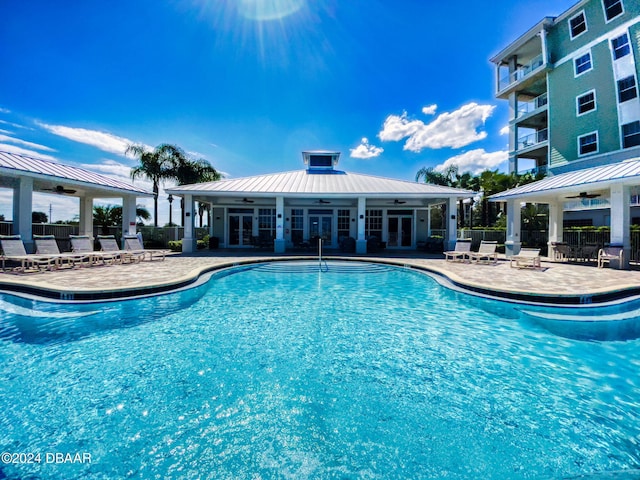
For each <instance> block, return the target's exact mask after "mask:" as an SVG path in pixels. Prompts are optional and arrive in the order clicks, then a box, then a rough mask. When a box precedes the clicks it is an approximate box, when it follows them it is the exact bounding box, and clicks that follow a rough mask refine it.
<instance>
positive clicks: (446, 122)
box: [378, 102, 496, 153]
mask: <svg viewBox="0 0 640 480" xmlns="http://www.w3.org/2000/svg"><path fill="white" fill-rule="evenodd" d="M495 108H496V107H495V106H492V105H478V104H477V103H473V102H472V103H468V104H467V105H463V106H462V107H460V108H459V109H458V110H456V111H454V112H451V113H442V114H440V115H438V117H437V118H436V119H435V120H434V121H433V122H431V123H429V124H425V123H424V122H422V121H420V120H409V119H408V118H407V114H406V113H403V114H402V116H397V115H389V116H388V117H387V119H386V120H385V122H384V125H383V128H382V131H381V132H380V133H379V134H378V137H379V138H380V140H382V141H399V140H402V139H403V138H407V137H408V138H407V141H406V143H405V145H404V150H409V151H412V152H416V153H417V152H421V151H422V150H423V149H425V148H445V147H451V148H461V147H464V146H466V145H469V144H470V143H473V142H476V141H479V140H483V139H484V138H486V136H487V133H486V132H478V130H477V129H478V127H480V126H482V125H484V123H485V121H486V120H487V118H489V117H490V116H491V114H492V113H493V110H494V109H495Z"/></svg>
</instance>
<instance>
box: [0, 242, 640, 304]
mask: <svg viewBox="0 0 640 480" xmlns="http://www.w3.org/2000/svg"><path fill="white" fill-rule="evenodd" d="M325 258H326V259H327V260H333V259H335V260H356V261H372V262H383V263H388V264H393V265H400V266H410V267H412V268H418V269H424V270H428V271H431V272H434V273H436V274H439V275H441V276H444V277H446V278H447V279H449V280H450V281H451V282H452V283H454V284H456V285H458V286H460V287H462V288H467V289H470V290H473V291H477V292H480V293H482V294H496V295H497V296H502V297H511V298H520V299H522V298H524V299H527V298H528V297H535V298H537V299H538V301H540V300H541V297H542V299H544V298H545V297H546V299H548V301H550V302H554V303H555V302H562V303H590V302H591V301H592V300H593V302H594V303H595V302H602V301H606V300H608V299H611V298H615V297H624V296H628V295H631V294H639V293H640V269H639V268H638V266H635V265H634V266H633V267H632V269H631V270H615V269H611V268H609V267H608V266H607V267H605V268H602V269H599V268H597V267H596V265H595V263H584V264H580V263H578V264H576V263H560V262H550V261H548V259H545V258H544V257H543V259H542V269H540V270H534V269H517V268H510V265H509V261H508V260H507V259H505V258H504V257H502V258H499V260H498V263H497V264H495V265H493V264H475V263H461V262H450V261H449V262H447V261H445V260H444V259H443V258H442V255H429V254H424V253H421V252H415V251H413V252H407V253H401V252H386V253H385V254H382V255H366V256H365V255H362V256H359V255H344V254H342V255H339V254H335V255H334V254H330V253H328V254H327V255H326V257H325ZM294 259H295V260H301V259H302V260H317V257H314V256H311V255H298V254H286V255H275V254H270V253H268V252H264V251H262V252H260V251H253V250H249V251H246V252H244V251H242V252H238V251H224V250H219V251H209V250H206V251H200V252H196V253H193V254H170V255H167V257H166V259H165V260H164V261H159V260H155V261H153V262H149V261H145V262H141V263H137V264H123V265H113V266H99V267H87V268H73V269H70V268H64V269H59V270H55V271H43V272H34V273H22V274H18V273H10V272H2V273H0V290H3V291H5V292H25V293H33V294H43V295H45V296H48V297H50V298H55V299H69V300H72V299H75V300H79V299H92V298H96V299H97V298H109V297H126V296H131V295H133V294H134V293H135V294H145V293H155V292H158V291H164V290H167V289H169V288H174V287H179V286H185V285H189V284H191V283H193V282H194V281H195V280H196V279H197V278H198V277H199V276H200V275H201V274H202V273H204V272H207V271H211V270H214V269H219V268H224V267H230V266H233V265H239V264H246V263H256V262H265V261H274V260H275V261H281V260H294ZM563 300H566V301H565V302H563Z"/></svg>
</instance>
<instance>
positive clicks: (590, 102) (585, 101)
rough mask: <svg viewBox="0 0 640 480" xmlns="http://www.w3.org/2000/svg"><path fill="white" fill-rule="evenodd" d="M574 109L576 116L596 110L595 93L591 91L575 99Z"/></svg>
mask: <svg viewBox="0 0 640 480" xmlns="http://www.w3.org/2000/svg"><path fill="white" fill-rule="evenodd" d="M576 107H577V109H578V116H580V115H584V114H585V113H588V112H590V111H592V110H595V109H596V91H595V90H591V91H590V92H587V93H585V94H584V95H581V96H579V97H578V98H576Z"/></svg>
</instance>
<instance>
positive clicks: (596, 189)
mask: <svg viewBox="0 0 640 480" xmlns="http://www.w3.org/2000/svg"><path fill="white" fill-rule="evenodd" d="M638 186H640V158H633V159H629V160H625V161H623V162H617V163H610V164H607V165H601V166H597V167H592V168H585V169H582V170H574V171H571V172H567V173H563V174H560V175H553V176H549V177H546V178H543V179H542V180H539V181H537V182H533V183H529V184H527V185H522V186H520V187H517V188H512V189H510V190H506V191H504V192H501V193H498V194H496V195H492V196H491V197H490V200H491V201H500V202H506V203H507V238H506V240H507V241H506V249H505V250H506V253H507V256H508V255H510V254H514V253H518V252H519V250H520V247H521V237H520V225H521V216H520V209H521V205H522V204H523V203H543V204H548V205H549V251H550V252H551V251H552V245H553V244H554V243H558V242H562V234H563V232H562V230H563V228H562V227H563V204H564V202H567V201H568V200H570V199H576V198H578V199H584V201H585V202H587V201H588V200H589V199H591V198H596V197H597V198H600V199H608V203H609V209H610V219H611V238H610V243H611V244H612V245H614V244H616V245H622V246H623V247H624V251H625V254H624V257H625V262H624V264H623V265H621V268H627V267H628V262H629V258H630V253H631V234H630V224H631V218H630V217H631V197H632V194H633V192H634V191H635V190H636V189H637V188H638Z"/></svg>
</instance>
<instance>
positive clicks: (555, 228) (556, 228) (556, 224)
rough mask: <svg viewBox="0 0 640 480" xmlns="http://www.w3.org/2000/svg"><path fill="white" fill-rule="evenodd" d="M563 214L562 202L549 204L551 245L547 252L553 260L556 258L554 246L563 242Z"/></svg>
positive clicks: (549, 244)
mask: <svg viewBox="0 0 640 480" xmlns="http://www.w3.org/2000/svg"><path fill="white" fill-rule="evenodd" d="M563 213H564V212H563V211H562V203H561V202H557V201H556V202H551V203H549V243H548V248H547V251H548V252H549V254H548V255H549V257H551V258H552V259H553V258H555V249H554V248H553V244H554V243H558V242H562V224H563V216H564V215H563Z"/></svg>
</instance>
